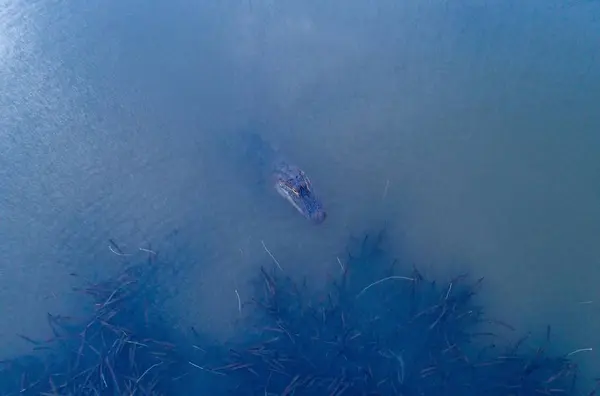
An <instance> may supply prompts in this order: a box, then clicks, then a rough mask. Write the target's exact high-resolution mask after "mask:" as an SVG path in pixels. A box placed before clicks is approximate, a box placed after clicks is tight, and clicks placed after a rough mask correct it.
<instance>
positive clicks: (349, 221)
mask: <svg viewBox="0 0 600 396" xmlns="http://www.w3.org/2000/svg"><path fill="white" fill-rule="evenodd" d="M599 18H600V3H598V2H594V1H580V2H575V1H568V2H559V1H548V0H544V1H537V0H536V1H530V2H527V3H523V2H517V1H489V2H486V3H485V4H483V3H480V2H458V3H456V2H434V1H427V2H423V1H409V2H397V1H378V2H375V3H373V2H369V3H368V4H367V3H361V2H355V1H352V2H333V1H330V2H314V1H309V2H300V1H297V2H286V3H275V2H268V1H239V2H237V1H231V2H216V1H214V2H209V1H204V2H186V1H183V0H177V1H169V2H166V1H155V2H152V3H148V2H141V1H129V2H122V1H112V0H111V1H96V0H92V1H86V2H69V1H61V0H55V1H49V0H47V1H28V2H25V1H10V0H5V1H3V2H2V3H0V92H1V95H0V240H1V241H2V243H1V244H0V301H1V302H2V304H1V305H0V307H1V308H0V315H1V317H2V318H3V320H2V324H1V325H0V336H1V338H2V339H3V340H4V344H3V345H2V351H4V352H5V353H6V354H7V355H11V354H15V353H19V352H20V351H23V350H26V349H27V348H28V345H26V344H19V343H18V342H20V341H19V340H17V339H16V338H14V337H13V335H14V334H15V333H27V334H31V335H34V336H35V335H43V334H45V332H46V330H45V316H44V315H45V313H46V312H47V311H49V310H50V311H56V310H64V309H73V310H76V308H77V307H78V304H79V302H78V301H77V300H76V299H74V298H73V297H72V295H70V294H69V291H70V288H71V286H72V284H73V281H72V277H70V276H69V273H71V272H77V273H79V274H82V276H88V277H101V276H104V275H106V274H112V273H113V272H114V271H116V270H118V268H120V266H121V265H122V263H123V258H122V257H119V256H116V255H115V254H114V253H112V252H111V251H110V249H109V248H108V245H109V243H108V240H109V239H113V240H115V241H117V243H119V245H120V246H121V248H122V249H123V251H126V252H130V253H132V254H136V255H140V254H142V253H143V252H141V251H140V250H139V248H140V247H142V248H152V249H156V250H157V251H160V254H161V255H163V256H166V257H167V258H170V259H172V260H173V261H174V262H177V263H183V264H182V267H183V268H187V269H186V270H185V271H183V273H180V272H176V271H173V274H172V277H171V278H166V279H165V285H168V286H165V287H168V288H171V289H173V291H174V292H175V295H176V296H177V297H176V298H174V299H173V301H169V302H168V304H167V303H166V304H167V307H166V308H165V309H166V310H168V311H169V312H171V313H172V314H173V316H174V317H176V318H177V320H179V321H181V324H182V325H188V324H190V323H192V324H194V325H196V326H199V325H201V326H202V327H204V328H206V330H207V331H210V332H212V333H214V334H215V335H219V336H223V337H228V336H229V335H231V333H232V331H233V330H232V326H231V322H232V320H233V319H235V318H237V315H238V309H237V308H238V306H237V300H236V297H235V294H234V291H239V292H240V293H241V294H242V296H243V294H244V291H245V290H246V288H247V282H248V279H249V277H250V275H251V274H254V272H255V270H256V265H257V263H258V262H260V260H261V259H263V258H264V257H265V254H266V252H265V248H264V247H265V246H266V247H268V249H269V251H270V252H271V253H272V254H273V255H274V256H276V257H277V259H278V261H279V262H280V263H281V265H282V267H283V268H284V269H285V270H286V271H288V272H289V273H292V274H297V275H307V276H310V277H312V278H314V279H315V281H316V282H319V281H324V279H325V278H326V275H327V273H329V272H331V271H334V270H335V269H336V268H337V266H338V263H337V260H336V257H337V256H338V254H339V250H340V249H342V248H343V245H344V241H346V238H347V236H348V234H349V233H351V232H354V231H358V232H360V231H361V230H362V229H363V228H365V227H370V226H373V225H374V224H375V225H379V224H381V223H383V222H384V221H387V222H388V223H390V224H393V225H394V230H395V234H393V235H394V238H396V240H397V241H398V243H399V244H400V243H401V245H402V249H403V250H404V251H403V253H406V251H405V250H407V251H408V254H409V255H412V256H413V257H414V259H415V260H418V261H419V262H421V263H425V265H426V266H429V267H430V270H431V271H433V272H434V273H438V274H440V276H444V275H446V274H449V273H453V272H454V271H455V270H456V269H464V268H466V269H468V270H470V271H472V272H475V273H476V274H477V275H479V276H485V277H486V278H487V279H488V284H489V289H488V294H487V295H486V297H485V299H486V301H485V302H486V304H488V306H489V309H490V310H492V311H493V312H494V313H495V314H497V315H498V316H500V317H502V318H504V319H505V320H506V321H508V322H512V323H514V324H515V326H517V327H518V328H519V329H520V330H523V331H526V330H529V329H533V328H542V327H543V326H545V325H546V323H548V322H551V323H553V324H554V325H555V327H556V328H557V331H556V332H557V333H558V334H560V337H562V339H564V345H565V348H572V349H579V348H588V347H593V348H594V351H592V352H589V353H587V354H580V355H578V356H580V359H581V363H582V364H584V365H585V366H586V367H588V368H589V370H590V371H591V372H597V371H598V370H597V368H598V367H600V358H598V355H597V354H596V353H597V352H596V350H597V349H600V345H599V344H600V337H599V336H598V334H600V320H599V319H598V317H599V316H598V308H597V307H598V305H597V304H598V303H599V302H600V294H599V292H598V288H597V282H598V280H600V269H598V268H600V267H599V266H598V257H600V245H599V244H598V243H597V240H598V237H597V236H598V235H599V233H600V205H599V203H600V187H599V186H600V184H598V176H597V175H598V174H599V172H600V157H599V156H598V153H599V152H600V134H599V133H598V131H599V130H600V111H599V108H598V103H600V58H599V57H600V55H598V54H600V40H599V39H598V38H599V37H600V23H599ZM256 119H260V120H264V121H266V122H267V124H268V125H269V127H268V128H265V130H264V131H262V136H263V138H265V139H266V140H268V141H271V142H273V143H274V144H276V145H277V146H278V147H279V148H280V149H281V151H282V152H284V153H285V154H286V155H289V157H290V158H293V159H294V161H295V163H297V164H298V165H300V166H301V167H302V168H303V169H304V170H305V171H306V172H307V174H309V175H310V177H311V180H312V182H313V184H314V185H315V186H316V187H317V188H318V189H319V192H320V195H322V196H323V199H324V201H325V205H326V206H327V208H328V214H329V217H328V219H327V222H326V223H325V224H323V225H322V226H319V227H315V226H313V225H311V224H309V223H308V222H306V221H305V220H304V219H303V218H301V217H300V216H299V215H298V214H297V213H296V212H295V211H294V210H293V208H291V207H289V205H287V204H286V203H285V202H284V201H283V200H281V199H280V198H278V197H277V196H276V194H275V193H274V191H271V189H269V188H268V186H267V188H265V186H264V185H261V184H260V183H259V181H258V180H257V179H256V178H255V177H253V176H252V175H253V174H254V173H253V172H252V169H251V168H252V164H248V165H244V164H243V163H241V162H240V161H236V160H235V159H237V158H238V154H237V153H242V152H243V150H244V147H243V144H242V143H241V142H238V140H236V136H237V135H236V133H238V132H239V130H241V129H243V128H245V127H247V125H248V124H249V123H251V122H253V121H255V120H256ZM263 244H264V245H263ZM399 246H400V245H399ZM398 249H400V248H398ZM307 258H310V262H309V263H308V264H307V263H306V259H307ZM300 263H303V264H302V265H300ZM590 301H591V302H590ZM24 313H26V314H24ZM594 368H595V369H594Z"/></svg>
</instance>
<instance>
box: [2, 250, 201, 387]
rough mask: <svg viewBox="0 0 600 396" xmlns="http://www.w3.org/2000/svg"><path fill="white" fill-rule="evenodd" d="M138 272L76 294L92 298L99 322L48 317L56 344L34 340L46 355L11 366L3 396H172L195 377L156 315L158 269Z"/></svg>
mask: <svg viewBox="0 0 600 396" xmlns="http://www.w3.org/2000/svg"><path fill="white" fill-rule="evenodd" d="M152 264H153V263H152V262H151V260H149V262H148V263H143V264H140V265H134V266H131V267H128V268H126V269H125V271H124V272H123V273H121V274H119V275H118V276H116V277H114V278H111V279H108V280H106V281H103V282H100V283H97V284H88V285H86V286H85V287H83V288H80V289H76V291H78V292H81V293H83V294H85V295H86V296H88V297H91V300H92V302H93V307H94V309H93V314H92V315H91V317H90V318H89V319H87V320H82V321H75V320H72V319H67V318H64V317H61V316H57V315H51V314H48V323H49V325H50V327H51V329H52V332H53V337H52V338H51V339H50V340H47V341H44V342H37V341H34V340H31V339H29V340H30V341H31V342H32V343H34V344H35V347H34V349H37V350H44V352H46V354H45V355H39V354H38V355H34V356H27V357H21V358H17V359H12V360H8V361H6V362H5V363H4V367H3V370H2V372H1V374H0V392H1V393H2V394H25V395H121V394H127V395H132V394H138V395H166V394H169V393H170V392H172V391H173V390H174V389H176V385H177V383H176V382H177V381H178V380H179V379H181V378H182V376H185V375H187V374H189V371H190V370H189V369H186V364H187V362H188V360H187V358H186V357H185V356H187V355H190V353H191V352H192V350H191V349H190V348H188V347H189V345H185V348H184V349H181V348H179V347H178V346H177V345H176V344H174V343H173V342H172V341H171V342H170V341H166V340H167V339H171V340H173V338H174V337H173V334H172V333H170V332H169V331H167V330H166V327H165V326H163V325H161V323H162V321H161V319H160V317H159V315H157V313H156V311H155V310H153V307H154V304H153V302H154V301H153V300H154V298H156V280H157V279H156V276H155V271H154V270H153V268H155V267H154V266H153V265H152Z"/></svg>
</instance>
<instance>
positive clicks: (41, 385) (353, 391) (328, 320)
mask: <svg viewBox="0 0 600 396" xmlns="http://www.w3.org/2000/svg"><path fill="white" fill-rule="evenodd" d="M383 239H384V234H383V233H381V234H377V235H374V236H373V235H369V236H367V237H365V238H363V239H361V240H360V241H358V242H354V243H352V245H353V246H355V245H356V246H358V248H357V249H356V251H355V252H349V253H348V257H347V258H345V259H344V260H339V264H340V273H339V274H338V275H336V276H334V277H333V279H332V280H331V283H330V284H329V285H328V287H326V289H325V290H324V291H315V290H312V289H311V288H310V287H309V286H310V285H308V284H306V282H304V283H297V282H295V281H294V280H292V279H290V278H289V277H287V276H285V274H284V273H283V272H282V270H281V268H279V266H275V267H273V268H271V269H266V268H262V269H261V273H260V276H259V277H258V278H259V280H258V282H257V293H256V296H255V298H254V303H255V311H254V312H253V313H254V315H251V317H249V318H248V320H247V321H246V322H245V323H244V328H243V329H242V331H243V332H244V333H245V334H247V337H246V338H245V339H242V341H239V342H236V343H235V345H214V344H211V343H210V342H208V341H207V339H206V338H205V337H203V336H202V335H201V334H198V333H197V332H196V331H195V330H193V329H192V331H191V333H190V334H179V333H177V332H176V331H174V330H173V329H172V328H171V327H170V326H168V325H167V324H166V322H165V320H164V318H163V317H162V316H161V315H160V313H159V311H158V309H157V304H155V301H156V299H157V298H158V295H157V290H158V286H159V284H160V282H161V281H162V280H163V279H162V277H161V276H159V275H157V272H156V270H155V269H156V268H157V266H156V265H154V264H155V263H153V262H152V256H151V257H150V259H149V262H147V263H142V264H140V265H134V266H131V267H128V268H127V269H125V271H124V272H123V273H122V274H120V275H119V276H116V277H113V278H111V279H109V280H107V281H104V282H100V283H95V284H92V283H88V284H87V285H86V286H85V287H83V288H81V289H78V290H77V291H78V292H80V293H83V294H84V295H86V296H88V297H90V298H91V302H92V303H93V311H92V315H91V316H90V317H89V318H87V319H86V320H80V321H76V320H72V319H67V318H66V317H62V316H58V315H48V323H49V325H50V327H51V329H52V332H53V338H52V339H51V340H48V341H44V342H38V341H35V340H30V341H31V342H32V343H33V344H35V345H34V349H37V351H35V352H36V354H33V355H32V356H24V357H19V358H16V359H12V360H7V361H4V362H2V365H1V366H0V394H2V395H19V394H21V395H117V394H123V395H125V394H127V395H133V394H135V395H180V394H211V395H224V394H230V395H261V396H264V395H287V396H290V395H297V396H301V395H311V396H320V395H328V396H330V395H335V396H340V395H405V396H417V395H418V396H429V395H436V396H437V395H465V396H470V395H490V396H496V395H503V396H506V395H515V396H516V395H556V394H561V395H571V394H574V385H575V379H576V376H577V367H576V366H575V365H574V364H573V363H571V362H570V360H569V359H568V358H567V357H568V356H563V357H561V356H558V357H556V356H550V355H548V354H547V353H546V352H545V350H544V348H545V347H546V346H547V345H544V348H534V349H531V348H529V349H525V347H526V342H525V341H520V342H518V343H517V344H515V345H509V346H507V347H505V348H501V347H500V346H499V345H501V344H502V341H501V340H499V339H497V340H496V341H495V342H493V341H490V337H491V339H492V340H494V339H495V336H494V334H493V331H494V328H495V327H496V326H507V325H505V324H503V323H501V322H497V321H493V320H490V319H489V318H487V317H486V315H484V311H483V309H482V307H480V306H478V305H477V304H476V301H475V299H474V297H475V296H476V293H477V292H478V290H479V288H480V286H481V285H482V280H481V279H478V280H475V281H470V280H469V277H468V276H466V275H461V276H458V277H456V278H454V279H451V280H450V281H448V282H446V283H443V284H438V283H436V282H434V281H429V280H427V279H426V277H425V276H424V275H423V274H421V273H420V272H419V270H418V269H417V268H416V267H414V266H409V265H405V264H404V263H403V262H401V261H391V260H390V259H389V256H388V254H387V253H386V252H385V249H383V248H382V247H381V246H382V245H381V242H382V240H383ZM548 340H549V337H547V339H546V344H547V342H548ZM42 352H44V353H45V354H41V353H42ZM591 394H593V393H590V395H591Z"/></svg>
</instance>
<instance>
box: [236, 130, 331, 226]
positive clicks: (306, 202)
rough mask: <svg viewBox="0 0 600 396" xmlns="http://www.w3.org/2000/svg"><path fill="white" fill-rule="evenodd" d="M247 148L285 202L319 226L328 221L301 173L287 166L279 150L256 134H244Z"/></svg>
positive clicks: (306, 179)
mask: <svg viewBox="0 0 600 396" xmlns="http://www.w3.org/2000/svg"><path fill="white" fill-rule="evenodd" d="M246 139H248V146H247V147H246V148H247V150H248V151H250V154H251V155H252V156H253V157H255V158H256V157H258V158H259V160H260V161H259V162H260V163H261V165H262V167H263V171H266V173H267V174H268V176H269V178H270V179H271V180H272V182H273V185H274V187H275V190H276V191H277V192H278V193H279V195H281V196H282V197H283V198H285V199H286V200H287V201H288V202H289V203H290V204H292V206H293V207H294V208H296V210H297V211H298V212H299V213H300V214H302V215H303V216H304V217H305V218H307V219H309V220H311V221H312V222H313V223H315V224H321V223H323V221H324V220H325V218H326V217H327V212H326V211H325V209H324V207H323V204H322V202H321V200H320V199H319V197H318V196H317V195H316V193H315V191H314V189H313V186H312V184H311V182H310V180H309V178H308V176H306V174H305V173H304V171H302V169H300V168H299V167H297V166H295V165H292V164H290V163H288V162H287V161H286V160H285V159H284V158H283V156H282V155H281V154H280V153H279V150H277V149H276V148H274V147H273V146H272V145H270V144H269V143H268V142H266V141H265V140H264V139H263V138H262V137H261V136H260V135H258V134H257V133H255V132H247V135H246Z"/></svg>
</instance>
